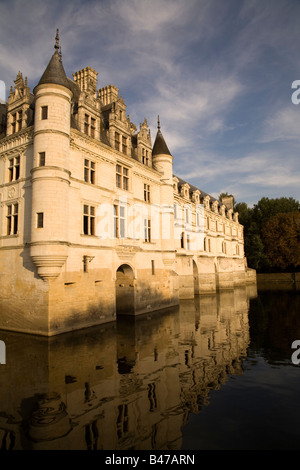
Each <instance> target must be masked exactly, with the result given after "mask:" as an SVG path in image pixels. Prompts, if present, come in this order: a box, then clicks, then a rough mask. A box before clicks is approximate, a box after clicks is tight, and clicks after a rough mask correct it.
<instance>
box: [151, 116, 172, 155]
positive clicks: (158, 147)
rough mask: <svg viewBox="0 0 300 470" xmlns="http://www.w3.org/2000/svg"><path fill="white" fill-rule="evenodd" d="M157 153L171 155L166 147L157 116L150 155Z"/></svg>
mask: <svg viewBox="0 0 300 470" xmlns="http://www.w3.org/2000/svg"><path fill="white" fill-rule="evenodd" d="M159 154H160V155H161V154H163V155H171V152H170V150H169V149H168V146H167V144H166V142H165V139H164V138H163V135H162V133H161V130H160V123H159V118H158V131H157V134H156V138H155V142H154V145H153V149H152V156H155V155H159Z"/></svg>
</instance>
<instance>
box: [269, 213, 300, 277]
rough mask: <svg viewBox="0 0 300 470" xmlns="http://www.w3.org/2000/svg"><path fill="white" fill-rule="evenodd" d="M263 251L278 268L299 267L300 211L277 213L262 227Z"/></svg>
mask: <svg viewBox="0 0 300 470" xmlns="http://www.w3.org/2000/svg"><path fill="white" fill-rule="evenodd" d="M262 240H263V243H264V246H265V252H266V255H267V256H268V258H269V259H271V260H272V265H273V266H274V267H276V268H279V269H283V270H285V269H287V268H292V269H294V268H297V267H300V212H299V211H295V212H288V213H279V214H276V215H274V216H273V217H271V218H270V219H269V220H268V221H267V222H266V224H265V226H264V227H263V228H262Z"/></svg>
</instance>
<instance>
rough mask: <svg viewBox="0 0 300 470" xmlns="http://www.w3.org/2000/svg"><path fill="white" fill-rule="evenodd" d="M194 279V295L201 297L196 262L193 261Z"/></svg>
mask: <svg viewBox="0 0 300 470" xmlns="http://www.w3.org/2000/svg"><path fill="white" fill-rule="evenodd" d="M193 279H194V295H199V293H200V292H199V275H198V268H197V264H196V262H195V261H194V260H193Z"/></svg>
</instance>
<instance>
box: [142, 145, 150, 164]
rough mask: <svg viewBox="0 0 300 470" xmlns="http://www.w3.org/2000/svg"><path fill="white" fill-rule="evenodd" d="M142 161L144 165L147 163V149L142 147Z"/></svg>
mask: <svg viewBox="0 0 300 470" xmlns="http://www.w3.org/2000/svg"><path fill="white" fill-rule="evenodd" d="M142 162H143V163H144V165H147V166H148V165H149V156H148V150H145V149H144V148H143V149H142Z"/></svg>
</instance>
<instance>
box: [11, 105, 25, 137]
mask: <svg viewBox="0 0 300 470" xmlns="http://www.w3.org/2000/svg"><path fill="white" fill-rule="evenodd" d="M11 118H12V120H11V133H12V134H15V133H16V132H20V131H21V130H22V128H23V109H22V108H20V109H17V110H15V111H14V112H12V113H11Z"/></svg>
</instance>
